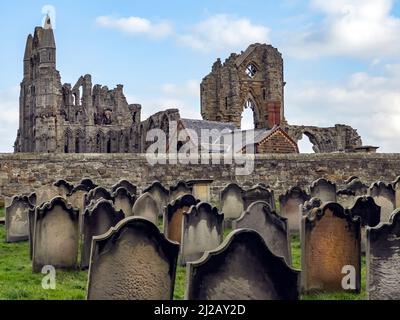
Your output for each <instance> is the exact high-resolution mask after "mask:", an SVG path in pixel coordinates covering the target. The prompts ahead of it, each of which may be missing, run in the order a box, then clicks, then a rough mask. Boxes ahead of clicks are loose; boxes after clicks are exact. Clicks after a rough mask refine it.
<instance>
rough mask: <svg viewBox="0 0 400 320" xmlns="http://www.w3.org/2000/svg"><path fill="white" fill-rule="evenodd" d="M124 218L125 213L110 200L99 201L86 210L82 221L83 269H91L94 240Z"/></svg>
mask: <svg viewBox="0 0 400 320" xmlns="http://www.w3.org/2000/svg"><path fill="white" fill-rule="evenodd" d="M124 218H125V217H124V213H123V212H122V211H117V210H116V209H115V208H114V206H113V203H112V202H111V201H109V200H104V199H103V200H99V201H98V202H96V204H95V205H94V206H93V207H91V208H88V209H86V211H85V213H84V215H83V219H82V221H83V224H82V241H81V244H82V247H81V268H88V267H89V259H90V250H91V247H92V238H93V237H94V236H99V235H103V234H105V233H107V232H108V230H110V228H111V227H114V226H115V225H116V224H117V223H118V222H120V221H121V220H122V219H124Z"/></svg>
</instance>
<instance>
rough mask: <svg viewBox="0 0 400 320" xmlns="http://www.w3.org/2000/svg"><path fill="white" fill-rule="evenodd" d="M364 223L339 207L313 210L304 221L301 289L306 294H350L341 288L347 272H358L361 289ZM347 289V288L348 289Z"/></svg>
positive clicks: (356, 274)
mask: <svg viewBox="0 0 400 320" xmlns="http://www.w3.org/2000/svg"><path fill="white" fill-rule="evenodd" d="M360 228H361V222H360V219H359V218H356V219H353V218H352V217H351V216H350V214H348V213H346V212H345V210H344V209H343V207H342V206H341V205H339V204H337V203H333V202H331V203H325V204H324V205H323V206H322V207H321V208H319V209H316V208H313V209H312V210H311V211H310V212H309V213H308V214H307V215H305V216H303V218H302V231H301V234H302V238H301V252H302V259H301V264H302V288H303V291H304V292H305V293H312V292H325V293H328V292H340V291H347V290H345V289H344V288H343V287H342V281H343V278H344V277H345V276H346V274H344V272H346V271H347V269H346V268H352V270H353V271H355V274H353V275H354V277H355V286H354V287H353V288H352V289H349V290H348V291H349V292H354V291H355V292H360V287H361V243H360V242H361V238H360V237H361V234H360ZM346 289H347V288H346Z"/></svg>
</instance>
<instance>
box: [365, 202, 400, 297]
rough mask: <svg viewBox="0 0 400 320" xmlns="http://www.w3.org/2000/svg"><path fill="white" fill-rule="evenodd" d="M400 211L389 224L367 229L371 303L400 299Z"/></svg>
mask: <svg viewBox="0 0 400 320" xmlns="http://www.w3.org/2000/svg"><path fill="white" fill-rule="evenodd" d="M399 253H400V210H399V209H398V210H396V211H395V212H394V213H393V215H392V216H391V217H390V219H389V222H388V223H383V224H380V225H378V226H377V227H375V228H367V293H368V298H369V299H370V300H400V286H399V282H400V254H399Z"/></svg>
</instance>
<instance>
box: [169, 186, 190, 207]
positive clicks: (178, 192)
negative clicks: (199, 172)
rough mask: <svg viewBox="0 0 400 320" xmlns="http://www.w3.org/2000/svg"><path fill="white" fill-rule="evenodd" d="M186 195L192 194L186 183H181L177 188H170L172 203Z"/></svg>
mask: <svg viewBox="0 0 400 320" xmlns="http://www.w3.org/2000/svg"><path fill="white" fill-rule="evenodd" d="M185 194H192V188H190V187H189V186H188V185H187V183H186V182H185V181H179V182H178V183H177V184H176V185H175V186H172V187H170V188H169V201H170V202H172V201H174V200H176V199H178V198H179V197H180V196H184V195H185Z"/></svg>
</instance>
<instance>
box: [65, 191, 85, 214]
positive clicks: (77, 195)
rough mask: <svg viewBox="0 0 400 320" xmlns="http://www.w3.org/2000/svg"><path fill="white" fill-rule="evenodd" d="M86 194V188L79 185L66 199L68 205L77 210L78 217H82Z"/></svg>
mask: <svg viewBox="0 0 400 320" xmlns="http://www.w3.org/2000/svg"><path fill="white" fill-rule="evenodd" d="M87 193H88V191H87V188H86V187H85V186H83V185H79V186H76V187H75V188H74V189H73V190H72V191H71V193H70V194H69V195H68V197H67V200H68V203H70V204H71V205H72V207H74V208H77V209H78V210H79V214H80V215H83V212H84V211H85V207H86V195H87Z"/></svg>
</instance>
